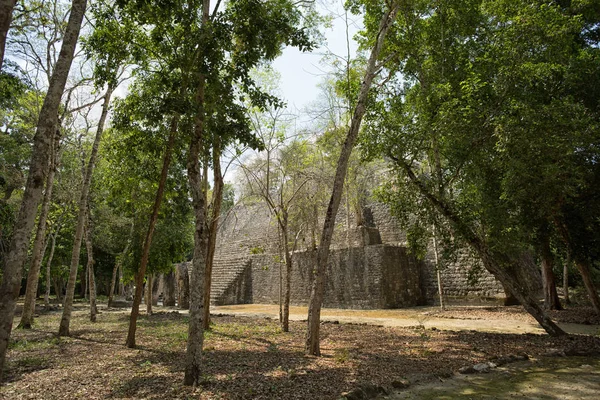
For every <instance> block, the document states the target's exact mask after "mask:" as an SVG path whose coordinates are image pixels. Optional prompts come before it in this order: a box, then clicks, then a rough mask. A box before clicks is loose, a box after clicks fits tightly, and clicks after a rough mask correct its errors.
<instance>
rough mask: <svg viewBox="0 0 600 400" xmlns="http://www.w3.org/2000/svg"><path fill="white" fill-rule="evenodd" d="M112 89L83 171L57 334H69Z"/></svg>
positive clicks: (104, 105)
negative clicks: (89, 206) (80, 261)
mask: <svg viewBox="0 0 600 400" xmlns="http://www.w3.org/2000/svg"><path fill="white" fill-rule="evenodd" d="M112 91H113V87H112V86H109V87H108V89H107V90H106V94H105V95H104V104H103V105H102V114H101V115H100V120H99V121H98V128H97V130H96V137H95V138H94V144H93V146H92V152H91V154H90V159H89V161H88V164H87V167H86V171H85V178H84V180H83V185H82V187H81V196H80V197H79V212H78V215H77V227H76V228H75V237H74V238H73V251H72V253H71V269H70V272H69V281H68V283H67V293H66V294H65V303H64V307H63V314H62V318H61V320H60V327H59V328H58V335H59V336H69V325H70V324H71V314H72V312H73V298H74V296H75V283H76V281H77V268H78V266H79V257H80V255H81V241H82V238H83V229H84V226H85V221H86V215H87V211H88V197H89V196H88V195H89V192H90V186H91V183H92V174H93V172H94V164H95V163H96V157H97V155H98V148H99V147H100V140H101V139H102V133H103V131H104V123H105V122H106V116H107V115H108V106H109V103H110V97H111V95H112Z"/></svg>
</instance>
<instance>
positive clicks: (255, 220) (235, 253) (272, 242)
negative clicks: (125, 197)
mask: <svg viewBox="0 0 600 400" xmlns="http://www.w3.org/2000/svg"><path fill="white" fill-rule="evenodd" d="M365 213H366V215H367V217H366V218H364V220H365V221H366V223H367V226H363V227H358V228H357V227H355V226H353V225H352V224H353V223H354V216H353V215H351V218H350V234H349V235H348V233H347V232H348V231H347V228H346V226H347V223H348V219H347V218H346V209H345V208H344V207H340V212H339V214H338V216H337V219H336V228H335V234H334V241H333V244H332V257H331V259H332V260H333V261H332V263H333V264H332V266H330V276H331V277H332V280H331V281H330V282H329V281H328V282H329V283H328V287H327V289H326V292H327V293H331V294H328V295H327V296H328V298H327V299H326V304H327V305H329V306H331V307H356V308H372V307H373V304H379V305H380V306H381V307H392V306H393V304H397V306H398V307H400V306H402V304H409V303H410V304H411V305H414V304H412V303H411V302H412V300H410V301H409V299H414V298H415V295H414V293H409V294H406V293H405V288H412V287H413V286H414V285H413V281H412V279H413V278H414V277H417V278H415V279H418V280H419V283H417V285H418V286H420V289H419V294H418V296H417V297H419V302H420V303H423V302H426V303H429V304H432V303H435V302H437V301H438V294H437V290H438V289H437V278H436V273H435V263H434V256H433V252H432V251H430V252H429V253H428V254H427V256H426V258H425V259H424V260H423V261H422V262H416V261H414V260H413V258H411V257H410V255H409V254H407V250H406V249H404V246H406V234H405V233H404V232H403V230H402V229H401V227H400V226H399V224H398V222H397V220H396V219H395V218H394V217H393V216H392V215H391V213H390V210H389V208H388V206H387V205H385V204H382V203H375V202H372V203H370V204H368V205H367V207H366V210H365ZM217 240H218V241H217V249H216V255H215V266H214V268H215V270H214V274H215V275H214V278H213V296H211V297H212V301H213V303H214V304H226V303H227V302H234V301H235V302H246V303H247V302H254V303H265V302H266V303H269V302H276V301H277V299H278V297H279V296H278V293H279V269H278V264H277V261H276V260H275V259H278V258H279V250H278V233H277V225H276V224H275V221H274V220H273V218H272V216H271V213H270V211H269V209H268V207H267V206H266V205H264V203H260V202H259V203H253V204H247V205H242V206H237V207H235V209H234V210H233V212H231V213H230V214H229V215H228V216H227V218H226V219H225V220H224V222H223V225H222V226H221V229H220V231H219V235H218V239H217ZM348 242H350V245H351V246H352V247H351V249H350V250H347V247H348ZM308 243H310V240H309V239H308V238H305V240H303V241H302V240H301V241H299V249H300V250H302V251H299V252H297V255H296V260H297V264H298V265H297V264H296V263H295V264H294V265H295V267H294V272H293V276H292V282H293V283H294V285H293V288H292V302H293V303H295V304H306V302H307V301H308V298H309V296H310V282H311V281H310V279H311V274H310V271H311V270H312V268H314V259H313V258H311V257H312V256H311V253H312V250H307V249H306V247H307V246H308ZM377 243H382V244H383V245H388V246H387V247H389V246H392V247H397V248H398V250H393V251H392V250H385V251H383V252H382V253H378V252H377V251H375V250H371V248H376V247H377V246H373V245H375V244H377ZM355 247H362V250H360V251H359V250H357V249H355ZM430 247H432V246H430ZM400 248H402V249H400ZM374 251H375V253H373V252H374ZM257 252H258V253H260V254H256V253H257ZM392 258H394V259H396V260H395V261H392V260H391V259H392ZM248 259H251V264H250V267H247V266H246V264H245V263H246V260H248ZM407 260H413V261H407ZM378 263H382V265H393V264H394V263H400V264H402V265H408V267H407V268H409V269H408V270H407V271H412V270H413V269H416V270H418V274H410V276H409V277H407V276H403V275H402V274H401V273H400V272H397V271H396V272H397V273H392V272H393V271H395V270H394V269H386V268H387V267H382V268H383V269H381V270H380V271H378V270H377V269H376V267H375V266H376V265H377V264H378ZM478 263H479V261H478V260H477V259H474V258H473V256H472V255H471V254H470V253H469V252H468V251H467V250H465V251H464V253H463V254H461V255H460V256H459V257H458V258H457V259H456V260H455V261H453V262H452V263H448V264H447V265H445V266H444V268H443V270H442V281H443V284H444V289H445V293H446V295H447V296H448V297H503V296H504V291H503V289H502V286H501V285H500V283H499V282H498V281H496V279H495V278H494V277H493V276H492V275H491V274H489V273H488V272H487V271H486V270H485V269H483V268H478V269H477V268H476V269H477V270H478V273H477V274H473V273H472V271H473V270H474V269H473V266H474V265H475V266H476V265H478ZM247 268H249V269H247ZM403 268H404V267H403ZM403 270H404V269H399V270H398V271H403ZM384 272H385V273H387V275H385V279H384V278H382V276H384V275H383V274H384ZM378 274H379V275H378ZM407 279H408V281H409V282H411V283H410V284H408V285H407V286H403V285H404V280H407ZM344 285H348V286H347V288H348V289H346V292H347V293H344V292H343V291H342V288H345V286H344ZM386 285H395V286H394V287H393V288H392V287H386ZM230 287H231V288H230ZM392 289H393V290H392ZM411 290H413V291H414V290H416V289H411ZM242 292H243V293H242ZM392 292H395V293H396V294H394V295H391V294H390V293H392ZM360 296H363V297H360ZM386 296H387V297H386ZM390 296H391V297H390ZM394 296H397V297H394ZM402 296H407V298H406V299H402ZM374 299H375V300H374Z"/></svg>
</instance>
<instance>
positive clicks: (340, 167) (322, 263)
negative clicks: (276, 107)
mask: <svg viewBox="0 0 600 400" xmlns="http://www.w3.org/2000/svg"><path fill="white" fill-rule="evenodd" d="M398 7H399V4H398V3H397V2H393V3H392V4H390V5H389V7H388V8H387V9H385V10H383V11H382V12H381V14H382V15H381V16H380V20H379V24H378V31H377V33H376V35H375V40H374V43H373V47H372V49H371V54H370V55H369V60H368V63H367V67H366V70H365V74H364V78H363V81H362V83H361V86H360V91H359V93H358V97H357V99H356V105H355V108H354V113H353V115H352V120H351V122H350V127H349V128H348V133H347V135H346V140H345V142H344V146H343V148H342V151H341V154H340V158H339V161H338V164H337V169H336V172H335V178H334V181H333V190H332V193H331V198H330V200H329V206H328V208H327V213H326V214H325V221H324V222H323V233H322V235H321V243H320V245H319V248H318V251H317V263H316V264H317V265H316V271H315V275H314V280H313V285H312V288H311V293H310V301H309V306H308V327H307V331H306V347H305V351H306V353H307V354H312V355H316V356H319V355H321V348H320V337H319V332H320V324H321V305H322V304H323V296H324V293H325V278H326V277H325V272H326V268H327V261H328V259H329V246H330V245H331V239H332V237H333V228H334V225H335V217H336V216H337V212H338V208H339V205H340V200H341V198H342V191H343V187H344V180H345V178H346V172H347V170H348V160H349V159H350V155H351V153H352V149H353V148H354V145H355V143H356V139H357V137H358V132H359V130H360V125H361V122H362V118H363V116H364V114H365V111H366V107H367V101H368V99H369V91H370V89H371V84H372V82H373V79H374V78H375V76H376V75H377V73H378V68H377V60H378V58H379V53H380V51H381V49H382V47H383V45H384V41H385V37H386V35H387V32H388V30H389V29H390V27H391V26H392V24H393V22H394V19H395V17H396V13H397V12H398Z"/></svg>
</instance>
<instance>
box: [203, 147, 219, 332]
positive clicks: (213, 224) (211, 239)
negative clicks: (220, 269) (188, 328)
mask: <svg viewBox="0 0 600 400" xmlns="http://www.w3.org/2000/svg"><path fill="white" fill-rule="evenodd" d="M213 180H214V189H213V198H212V212H211V219H210V226H209V236H208V250H207V252H206V253H207V254H206V268H205V271H204V310H203V312H204V316H203V319H202V327H203V328H204V329H205V330H208V329H210V285H211V283H212V267H213V262H214V258H215V248H216V244H217V231H218V228H219V218H220V216H221V204H222V203H223V185H224V183H223V174H222V173H221V140H220V139H219V138H215V142H214V145H213Z"/></svg>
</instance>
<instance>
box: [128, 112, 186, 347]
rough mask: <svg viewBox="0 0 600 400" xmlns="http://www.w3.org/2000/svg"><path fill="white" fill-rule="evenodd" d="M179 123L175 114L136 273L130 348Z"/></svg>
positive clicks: (130, 326) (133, 345)
mask: <svg viewBox="0 0 600 400" xmlns="http://www.w3.org/2000/svg"><path fill="white" fill-rule="evenodd" d="M178 123H179V116H174V117H173V119H172V120H171V129H170V132H169V139H168V142H167V148H166V149H165V155H164V158H163V165H162V171H161V172H160V180H159V182H158V189H157V190H156V197H155V199H154V206H153V207H152V215H151V216H150V222H149V224H148V232H147V233H146V238H145V239H144V246H143V248H142V259H141V262H140V268H139V269H138V271H137V273H136V279H135V295H134V297H133V305H132V307H131V316H130V317H129V330H128V332H127V342H126V345H127V347H129V348H135V330H136V328H137V318H138V315H139V312H140V304H141V302H142V289H143V287H144V275H145V274H146V266H147V265H148V257H149V256H150V245H151V244H152V235H153V234H154V227H155V226H156V220H157V219H158V210H159V209H160V203H161V202H162V198H163V197H164V196H163V193H164V191H165V186H166V183H167V173H168V172H169V164H170V163H171V155H172V153H173V146H174V145H175V137H176V136H177V126H178ZM147 302H148V303H150V304H152V299H149V300H147Z"/></svg>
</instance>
